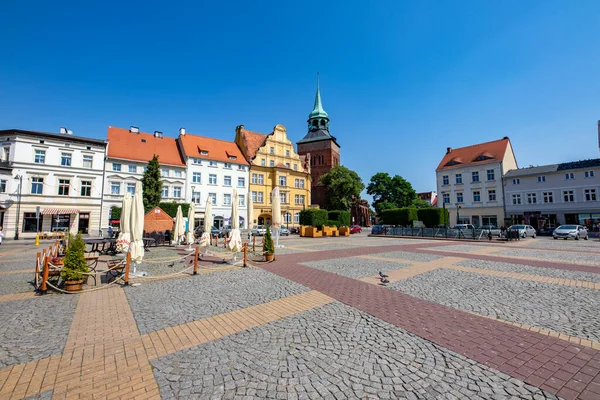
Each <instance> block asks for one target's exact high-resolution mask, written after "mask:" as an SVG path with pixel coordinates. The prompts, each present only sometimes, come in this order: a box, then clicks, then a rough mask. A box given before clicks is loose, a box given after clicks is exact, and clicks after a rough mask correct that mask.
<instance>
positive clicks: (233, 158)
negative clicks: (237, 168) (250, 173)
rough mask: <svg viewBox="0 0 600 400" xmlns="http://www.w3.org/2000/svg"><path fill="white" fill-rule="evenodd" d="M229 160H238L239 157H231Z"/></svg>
mask: <svg viewBox="0 0 600 400" xmlns="http://www.w3.org/2000/svg"><path fill="white" fill-rule="evenodd" d="M229 159H230V160H237V157H236V156H229Z"/></svg>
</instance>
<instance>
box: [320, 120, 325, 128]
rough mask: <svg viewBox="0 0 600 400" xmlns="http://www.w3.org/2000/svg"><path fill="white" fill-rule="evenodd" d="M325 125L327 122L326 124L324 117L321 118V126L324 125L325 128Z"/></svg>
mask: <svg viewBox="0 0 600 400" xmlns="http://www.w3.org/2000/svg"><path fill="white" fill-rule="evenodd" d="M325 125H326V124H325V120H324V119H322V120H321V127H322V128H325Z"/></svg>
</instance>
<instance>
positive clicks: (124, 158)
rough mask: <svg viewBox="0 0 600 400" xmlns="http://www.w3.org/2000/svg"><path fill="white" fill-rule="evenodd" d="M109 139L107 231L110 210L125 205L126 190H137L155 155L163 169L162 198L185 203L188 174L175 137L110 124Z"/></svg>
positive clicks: (104, 225) (106, 174)
mask: <svg viewBox="0 0 600 400" xmlns="http://www.w3.org/2000/svg"><path fill="white" fill-rule="evenodd" d="M107 142H108V147H107V152H106V153H107V156H106V162H105V168H106V173H105V185H104V208H105V211H104V213H103V215H104V216H105V218H103V220H102V229H103V230H106V229H107V228H108V224H109V221H110V214H111V213H110V209H111V208H112V207H121V205H122V203H123V196H124V195H125V193H126V192H129V193H131V195H133V194H134V193H135V183H136V182H137V181H140V180H141V179H142V177H143V176H144V171H145V169H146V167H147V165H148V162H149V161H150V160H152V158H153V157H154V155H155V154H156V155H158V162H159V164H160V169H161V181H162V184H163V186H162V191H163V192H162V201H175V202H178V203H179V202H184V200H185V198H186V191H185V190H186V186H185V184H186V179H187V173H186V167H185V162H184V161H183V157H182V154H181V153H180V151H179V146H178V144H177V141H176V139H175V138H170V137H165V136H163V134H162V132H158V131H157V132H154V134H151V133H144V132H140V130H139V129H138V128H137V127H134V126H132V127H130V128H129V129H124V128H117V127H113V126H109V127H108V134H107Z"/></svg>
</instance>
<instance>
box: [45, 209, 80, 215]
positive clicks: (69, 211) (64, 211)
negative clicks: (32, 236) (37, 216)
mask: <svg viewBox="0 0 600 400" xmlns="http://www.w3.org/2000/svg"><path fill="white" fill-rule="evenodd" d="M41 214H43V215H56V214H79V210H78V209H76V208H46V209H44V210H42V212H41Z"/></svg>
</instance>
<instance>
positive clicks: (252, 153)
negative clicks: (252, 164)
mask: <svg viewBox="0 0 600 400" xmlns="http://www.w3.org/2000/svg"><path fill="white" fill-rule="evenodd" d="M240 133H241V135H242V141H243V143H244V147H245V148H246V149H247V152H248V154H247V155H248V159H249V160H252V159H253V158H254V157H256V152H257V151H258V149H260V148H261V147H262V146H264V145H265V141H266V140H267V136H268V135H264V134H262V133H258V132H252V131H249V130H247V129H244V128H242V129H241V131H240Z"/></svg>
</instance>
